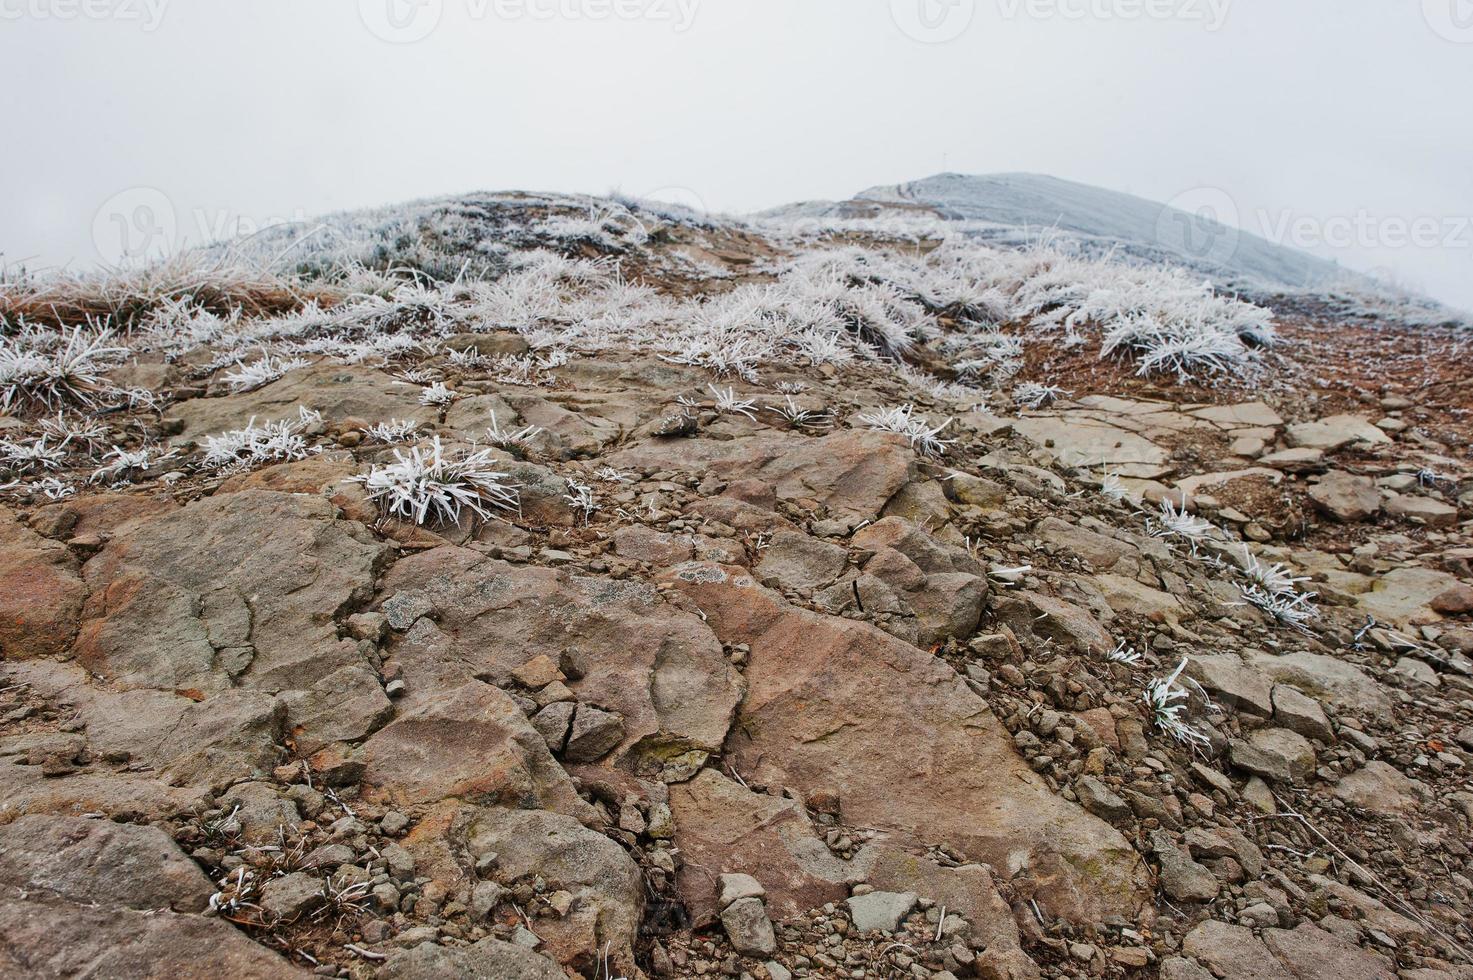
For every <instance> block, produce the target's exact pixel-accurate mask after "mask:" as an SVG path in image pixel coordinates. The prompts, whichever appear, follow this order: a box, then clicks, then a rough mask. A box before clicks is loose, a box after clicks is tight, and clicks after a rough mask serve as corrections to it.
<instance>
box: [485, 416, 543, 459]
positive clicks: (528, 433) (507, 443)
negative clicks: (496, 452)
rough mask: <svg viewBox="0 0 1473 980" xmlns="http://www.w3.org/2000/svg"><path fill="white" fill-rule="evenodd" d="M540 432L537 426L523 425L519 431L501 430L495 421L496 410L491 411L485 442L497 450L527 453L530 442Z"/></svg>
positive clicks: (530, 445)
mask: <svg viewBox="0 0 1473 980" xmlns="http://www.w3.org/2000/svg"><path fill="white" fill-rule="evenodd" d="M541 431H542V427H541V426H538V425H524V426H522V427H521V428H520V429H503V428H502V427H501V425H500V423H498V422H497V421H496V410H495V409H492V410H491V425H490V427H489V428H487V429H486V441H487V442H489V443H490V444H491V445H493V446H495V447H496V448H498V449H516V450H519V451H520V452H524V453H525V452H527V451H528V450H530V449H531V448H532V440H533V439H535V438H537V434H538V433H540V432H541Z"/></svg>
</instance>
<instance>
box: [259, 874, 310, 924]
mask: <svg viewBox="0 0 1473 980" xmlns="http://www.w3.org/2000/svg"><path fill="white" fill-rule="evenodd" d="M322 902H323V894H322V879H321V878H318V877H315V876H314V875H309V874H307V873H306V872H305V871H293V872H292V873H291V874H289V875H283V876H282V877H280V878H272V879H271V880H269V881H267V882H266V884H265V885H263V886H262V887H261V909H262V910H263V911H264V912H265V913H266V914H267V915H268V916H270V917H271V918H272V919H274V920H279V921H287V922H290V921H292V920H294V919H296V918H297V917H299V916H301V915H302V914H304V913H306V912H310V911H312V910H313V909H315V908H317V907H318V906H319V905H321V904H322Z"/></svg>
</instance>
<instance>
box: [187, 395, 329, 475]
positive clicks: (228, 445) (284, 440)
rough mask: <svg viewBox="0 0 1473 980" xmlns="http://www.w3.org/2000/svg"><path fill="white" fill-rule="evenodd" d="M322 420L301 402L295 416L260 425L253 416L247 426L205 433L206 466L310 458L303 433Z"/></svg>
mask: <svg viewBox="0 0 1473 980" xmlns="http://www.w3.org/2000/svg"><path fill="white" fill-rule="evenodd" d="M321 421H322V415H321V413H319V412H314V411H312V410H311V409H308V408H306V407H304V406H298V408H297V417H296V418H294V419H281V420H279V421H276V422H267V423H265V424H263V425H259V426H258V425H256V420H255V417H254V416H253V417H252V418H251V420H250V421H249V422H247V423H246V424H245V427H244V428H241V429H233V430H231V431H229V432H222V433H219V434H218V435H212V436H206V437H205V458H204V463H205V466H207V467H209V468H210V469H214V470H231V471H233V470H241V469H249V468H251V467H254V466H260V465H263V464H265V463H284V462H290V461H291V460H296V459H306V458H307V455H308V453H309V452H310V450H309V448H308V446H307V439H306V437H305V436H304V435H303V434H302V433H303V432H304V431H305V430H307V429H308V428H310V427H311V426H313V425H315V424H317V423H318V422H321Z"/></svg>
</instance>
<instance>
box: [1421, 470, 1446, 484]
mask: <svg viewBox="0 0 1473 980" xmlns="http://www.w3.org/2000/svg"><path fill="white" fill-rule="evenodd" d="M1443 479H1444V477H1443V475H1442V474H1441V473H1439V472H1437V471H1436V470H1434V469H1430V468H1425V467H1424V468H1423V469H1420V470H1418V471H1417V483H1419V484H1421V485H1422V486H1424V487H1435V486H1437V484H1439V483H1441V482H1442V481H1443Z"/></svg>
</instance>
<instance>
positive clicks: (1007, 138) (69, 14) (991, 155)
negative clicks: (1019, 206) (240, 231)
mask: <svg viewBox="0 0 1473 980" xmlns="http://www.w3.org/2000/svg"><path fill="white" fill-rule="evenodd" d="M0 85H3V87H4V90H5V92H6V93H7V98H6V112H5V125H4V132H5V134H6V139H5V140H4V143H5V146H4V148H3V149H0V255H3V257H4V259H5V260H6V261H7V262H9V263H12V264H13V263H17V262H25V263H27V264H28V265H30V266H33V267H34V266H38V265H56V264H63V263H72V264H74V265H77V266H85V265H89V264H95V263H97V262H99V261H102V260H114V259H116V258H117V257H118V253H119V251H120V249H121V247H122V246H123V244H124V243H125V242H127V241H129V240H130V236H131V240H133V241H135V242H136V241H137V237H136V236H137V235H138V234H139V230H138V228H137V227H133V228H127V227H125V226H126V225H127V223H129V222H131V223H132V224H133V225H135V226H137V225H147V226H148V228H147V229H145V230H157V229H160V228H162V229H166V230H167V232H168V234H167V235H166V236H164V237H165V239H166V240H168V241H170V242H173V243H177V242H179V241H188V242H197V241H199V240H201V239H203V238H208V237H210V236H218V235H221V234H224V233H227V232H229V231H231V230H232V229H234V228H236V227H241V228H245V229H247V230H249V229H250V228H252V227H254V226H255V225H257V224H259V223H261V222H266V221H271V220H281V219H283V218H287V219H289V218H298V217H305V216H311V215H313V214H319V213H322V212H326V211H334V210H341V209H345V208H356V207H361V206H366V205H378V204H388V203H392V202H396V201H401V200H405V199H410V198H415V197H424V196H431V195H439V194H446V193H454V192H460V191H470V190H498V189H527V190H560V191H588V192H593V193H605V192H607V191H609V190H611V189H616V188H617V189H619V190H623V191H626V192H629V193H634V194H643V195H650V194H654V195H656V196H661V197H667V198H673V199H677V200H684V201H687V202H688V203H696V204H698V205H701V206H704V207H707V208H710V209H713V210H722V211H745V210H750V209H757V208H763V207H769V206H772V205H776V204H780V203H785V202H789V201H794V200H800V199H809V198H844V197H847V196H849V195H851V194H853V193H854V192H856V191H858V190H861V189H863V188H865V187H868V186H871V185H874V184H880V183H893V182H897V181H902V180H907V179H913V178H918V177H922V176H927V175H929V174H932V173H936V172H938V171H943V170H950V171H959V172H965V173H992V172H999V171H1034V172H1040V173H1047V174H1053V175H1055V176H1059V177H1064V178H1068V179H1071V180H1077V181H1083V182H1086V183H1091V184H1097V185H1100V186H1103V187H1108V188H1112V189H1115V190H1122V191H1128V192H1130V193H1134V194H1139V195H1141V196H1143V197H1148V198H1152V199H1155V200H1159V201H1170V200H1173V199H1185V200H1196V199H1200V197H1201V192H1202V189H1203V188H1208V189H1212V193H1214V194H1215V193H1217V192H1219V191H1220V192H1221V193H1222V194H1226V195H1227V199H1228V200H1230V202H1231V205H1232V207H1233V209H1235V211H1236V213H1237V220H1238V224H1239V225H1240V226H1242V227H1244V228H1246V229H1248V230H1250V231H1253V232H1256V233H1260V234H1265V236H1266V237H1271V238H1275V239H1276V240H1280V241H1284V242H1285V243H1287V244H1296V245H1299V246H1301V247H1306V248H1307V249H1308V250H1309V251H1312V252H1314V253H1316V254H1319V255H1322V256H1325V257H1329V258H1338V259H1339V260H1340V261H1341V262H1342V263H1344V264H1346V265H1349V266H1351V267H1353V268H1358V269H1363V270H1372V271H1381V272H1383V273H1389V274H1390V275H1392V276H1394V277H1395V278H1397V279H1398V280H1399V281H1401V282H1403V283H1406V284H1408V285H1412V286H1416V287H1419V288H1422V289H1425V290H1426V291H1428V292H1430V293H1432V294H1433V295H1436V296H1438V297H1439V298H1442V299H1444V300H1447V301H1449V302H1453V303H1455V304H1457V305H1460V306H1462V307H1464V308H1473V227H1470V219H1473V98H1470V93H1473V0H361V2H360V0H248V2H246V0H226V2H219V0H189V2H185V0H0ZM1183 195H1185V197H1183ZM1219 199H1220V198H1219ZM151 240H160V236H158V235H154V236H153V239H151Z"/></svg>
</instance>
